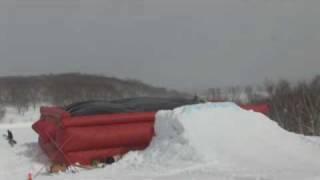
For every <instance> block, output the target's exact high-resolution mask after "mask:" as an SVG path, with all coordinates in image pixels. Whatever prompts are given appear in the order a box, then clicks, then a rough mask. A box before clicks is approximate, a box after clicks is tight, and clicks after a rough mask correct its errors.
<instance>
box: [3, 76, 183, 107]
mask: <svg viewBox="0 0 320 180" xmlns="http://www.w3.org/2000/svg"><path fill="white" fill-rule="evenodd" d="M137 96H156V97H170V96H183V95H182V94H181V93H179V92H177V91H170V90H167V89H166V88H160V87H154V86H151V85H148V84H145V83H143V82H141V81H138V80H123V79H118V78H114V77H106V76H102V75H89V74H80V73H68V74H57V75H53V74H50V75H38V76H10V77H0V103H1V104H5V105H13V106H16V107H19V108H24V107H28V106H30V105H36V104H38V103H42V102H46V103H52V104H56V105H66V104H70V103H73V102H77V101H84V100H97V99H99V100H100V99H103V100H111V99H118V98H125V97H137Z"/></svg>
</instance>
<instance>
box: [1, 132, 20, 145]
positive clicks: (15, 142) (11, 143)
mask: <svg viewBox="0 0 320 180" xmlns="http://www.w3.org/2000/svg"><path fill="white" fill-rule="evenodd" d="M7 133H8V134H7V135H3V136H4V137H5V138H6V139H7V140H8V143H9V144H10V146H11V147H13V146H14V145H16V144H17V141H16V140H14V138H13V134H12V132H11V131H10V130H7Z"/></svg>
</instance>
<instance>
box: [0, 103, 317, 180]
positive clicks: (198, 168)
mask: <svg viewBox="0 0 320 180" xmlns="http://www.w3.org/2000/svg"><path fill="white" fill-rule="evenodd" d="M7 128H10V126H3V127H2V128H1V126H0V131H1V133H5V132H6V129H7ZM11 129H13V133H14V134H15V135H16V136H15V137H16V138H17V141H18V142H19V144H18V145H17V146H15V147H14V148H11V147H10V146H9V145H8V144H6V142H1V143H0V149H1V151H0V152H1V154H2V156H3V157H2V159H5V161H1V163H0V167H1V170H2V172H0V174H2V176H3V177H4V178H5V179H23V178H24V179H26V175H27V173H28V171H30V170H31V171H32V170H33V171H37V169H38V168H39V167H41V165H42V164H45V163H46V161H45V159H43V158H44V157H43V156H41V152H40V151H39V149H38V147H37V146H36V141H37V139H36V136H35V134H34V133H33V132H32V130H31V129H30V128H29V127H26V128H23V127H22V126H21V125H19V128H14V126H11ZM155 132H156V136H155V137H154V139H153V140H152V142H151V144H150V146H149V147H148V148H147V149H146V150H144V151H140V152H130V153H128V154H127V155H126V156H124V157H123V158H122V159H121V160H120V161H119V162H117V163H115V164H113V165H111V166H107V167H106V168H104V169H96V170H92V171H80V173H76V174H72V173H64V174H60V175H55V176H47V175H40V176H38V177H37V178H38V179H70V178H73V177H74V176H76V177H74V178H77V179H218V180H221V179H222V180H223V179H229V180H230V179H234V180H254V179H263V180H274V179H277V180H278V179H279V180H283V179H284V180H286V179H287V180H292V179H295V180H301V179H320V171H319V169H320V143H319V140H318V138H315V139H310V138H308V137H304V136H301V135H297V134H294V133H290V132H287V131H285V130H283V129H282V128H281V127H279V126H278V125H277V124H276V123H275V122H273V121H271V120H270V119H269V118H268V117H266V116H265V115H263V114H260V113H255V112H251V111H246V110H243V109H241V108H240V107H238V106H237V105H235V104H233V103H205V104H197V105H189V106H184V107H180V108H177V109H174V110H165V111H159V112H158V113H157V115H156V123H155ZM37 156H40V157H37ZM6 163H8V165H9V166H10V167H8V165H7V164H6ZM15 166H16V167H19V168H13V167H15Z"/></svg>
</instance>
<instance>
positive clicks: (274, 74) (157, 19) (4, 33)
mask: <svg viewBox="0 0 320 180" xmlns="http://www.w3.org/2000/svg"><path fill="white" fill-rule="evenodd" d="M319 8H320V1H318V0H145V1H143V0H15V1H14V0H2V1H0V75H17V74H19V75H20V74H24V75H25V74H40V73H60V72H84V73H99V74H105V75H111V76H117V77H120V78H136V79H140V80H142V81H145V82H147V83H151V84H153V85H158V86H165V87H170V88H177V89H182V90H183V89H187V90H190V89H199V88H208V87H214V86H225V85H232V84H250V83H258V82H262V81H263V80H264V79H265V78H272V79H278V78H287V79H289V80H296V79H302V78H309V77H311V76H313V75H314V74H316V73H320V71H319V67H320V58H319V57H320V11H319Z"/></svg>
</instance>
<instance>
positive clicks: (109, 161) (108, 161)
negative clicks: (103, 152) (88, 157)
mask: <svg viewBox="0 0 320 180" xmlns="http://www.w3.org/2000/svg"><path fill="white" fill-rule="evenodd" d="M114 162H116V161H115V159H114V158H113V157H108V158H107V159H106V160H105V161H104V163H106V164H113V163H114Z"/></svg>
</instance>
